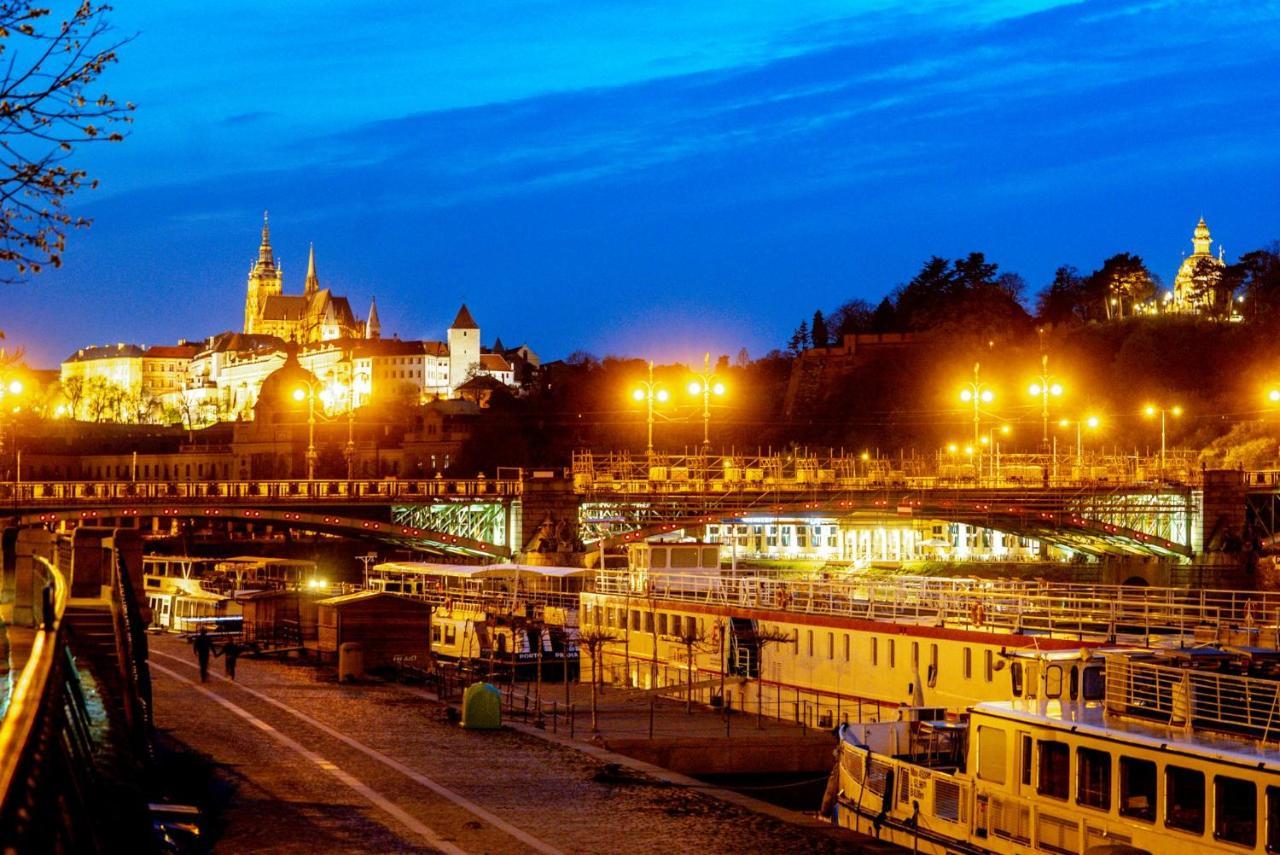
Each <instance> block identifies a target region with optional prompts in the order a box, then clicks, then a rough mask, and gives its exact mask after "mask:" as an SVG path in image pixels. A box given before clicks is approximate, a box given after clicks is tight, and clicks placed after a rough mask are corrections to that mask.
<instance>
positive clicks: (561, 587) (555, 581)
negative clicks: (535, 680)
mask: <svg viewBox="0 0 1280 855" xmlns="http://www.w3.org/2000/svg"><path fill="white" fill-rule="evenodd" d="M590 573H591V571H588V570H584V569H583V568H581V567H542V566H535V565H526V564H489V565H464V564H433V563H427V562H406V561H396V562H388V563H385V564H377V565H374V566H373V567H371V568H370V569H369V574H368V579H367V586H368V587H369V588H370V589H372V590H375V591H384V592H386V593H391V594H400V595H402V596H408V597H414V598H416V599H422V600H426V601H428V602H430V603H431V604H432V605H433V606H434V609H433V611H432V616H431V651H432V654H433V655H435V656H436V657H438V658H440V659H444V660H446V661H453V662H459V663H468V664H472V665H480V666H482V667H485V668H488V669H489V670H504V671H505V670H508V669H515V671H516V673H517V674H522V675H525V676H528V675H529V674H530V673H531V672H533V673H536V671H537V669H538V666H539V663H540V664H541V667H542V672H543V675H544V676H547V677H551V678H561V679H564V678H566V672H567V675H568V676H567V679H574V678H575V677H576V675H577V672H578V650H577V645H576V640H575V638H576V634H577V618H578V609H577V606H578V596H579V594H580V593H581V591H582V587H583V585H584V584H585V583H586V582H587V581H588V580H589V579H590Z"/></svg>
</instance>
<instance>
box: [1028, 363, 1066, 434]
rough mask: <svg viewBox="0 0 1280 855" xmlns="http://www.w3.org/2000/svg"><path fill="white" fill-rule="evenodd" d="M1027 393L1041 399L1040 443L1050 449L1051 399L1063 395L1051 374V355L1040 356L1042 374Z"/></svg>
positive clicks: (1060, 387) (1060, 386)
mask: <svg viewBox="0 0 1280 855" xmlns="http://www.w3.org/2000/svg"><path fill="white" fill-rule="evenodd" d="M1027 391H1028V392H1030V393H1031V397H1033V398H1039V399H1040V424H1041V428H1042V432H1041V437H1040V441H1041V442H1042V443H1043V444H1044V447H1045V448H1046V449H1047V448H1048V447H1049V399H1050V398H1057V397H1059V396H1061V395H1062V384H1061V383H1059V382H1057V381H1056V380H1054V379H1053V375H1051V374H1050V373H1049V354H1047V353H1042V354H1041V355H1040V374H1039V375H1038V376H1037V377H1036V382H1035V383H1032V384H1031V386H1030V388H1029V389H1028V390H1027Z"/></svg>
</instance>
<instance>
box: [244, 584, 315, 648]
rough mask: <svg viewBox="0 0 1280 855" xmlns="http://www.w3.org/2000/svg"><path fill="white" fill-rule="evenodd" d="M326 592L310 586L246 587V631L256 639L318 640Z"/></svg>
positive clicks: (290, 641) (285, 640)
mask: <svg viewBox="0 0 1280 855" xmlns="http://www.w3.org/2000/svg"><path fill="white" fill-rule="evenodd" d="M321 599H322V595H320V594H315V593H312V592H310V591H307V590H305V589H304V590H271V591H244V592H241V593H239V594H237V595H236V602H238V603H240V605H241V607H243V609H244V633H245V637H246V638H247V639H250V640H253V641H263V642H273V643H277V644H285V643H293V644H302V643H303V642H306V641H315V640H316V635H317V629H318V627H317V622H318V611H319V603H320V600H321Z"/></svg>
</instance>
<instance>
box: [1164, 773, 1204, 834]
mask: <svg viewBox="0 0 1280 855" xmlns="http://www.w3.org/2000/svg"><path fill="white" fill-rule="evenodd" d="M1164 790H1165V796H1164V824H1165V825H1167V826H1169V827H1170V828H1180V829H1182V830H1183V831H1190V832H1193V833H1195V834H1203V833H1204V773H1203V772H1196V771H1195V770H1193V769H1184V768H1182V767H1181V766H1166V767H1165V769H1164Z"/></svg>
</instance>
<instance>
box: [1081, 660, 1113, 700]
mask: <svg viewBox="0 0 1280 855" xmlns="http://www.w3.org/2000/svg"><path fill="white" fill-rule="evenodd" d="M1106 694H1107V678H1106V676H1105V675H1104V673H1103V670H1102V668H1101V667H1100V666H1097V665H1091V666H1089V667H1088V668H1085V669H1084V699H1085V700H1086V701H1100V700H1102V699H1103V697H1105V696H1106Z"/></svg>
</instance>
